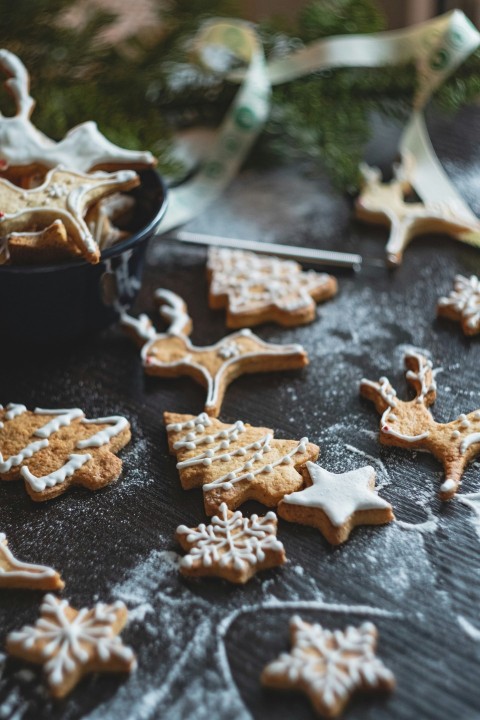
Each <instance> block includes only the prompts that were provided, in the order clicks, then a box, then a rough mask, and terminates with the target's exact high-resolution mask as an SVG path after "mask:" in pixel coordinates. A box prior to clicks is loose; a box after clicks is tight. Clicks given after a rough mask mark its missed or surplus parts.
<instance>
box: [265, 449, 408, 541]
mask: <svg viewBox="0 0 480 720" xmlns="http://www.w3.org/2000/svg"><path fill="white" fill-rule="evenodd" d="M304 474H305V476H306V479H307V482H308V483H310V484H309V487H307V488H305V490H300V491H299V492H294V493H292V494H291V495H285V497H284V498H283V500H282V501H281V503H280V504H279V506H278V514H279V515H280V517H282V518H284V519H285V520H289V521H290V522H296V523H300V524H301V525H312V526H313V527H316V528H318V530H320V532H321V533H322V534H323V535H324V536H325V537H326V538H327V540H328V541H329V542H330V543H332V545H340V543H343V542H345V540H348V537H349V535H350V533H351V532H352V530H353V528H354V527H356V526H357V525H384V524H385V523H389V522H391V521H392V520H393V519H394V515H393V511H392V506H391V505H390V503H388V502H387V501H386V500H384V499H383V498H381V497H379V496H378V495H377V494H376V493H375V492H374V488H375V470H374V469H373V468H372V467H370V466H369V465H367V466H366V467H362V468H358V469H357V470H350V472H345V473H341V474H340V475H336V474H335V473H331V472H328V470H324V469H323V468H322V467H320V466H319V465H315V464H314V463H312V462H307V463H306V465H305V468H304Z"/></svg>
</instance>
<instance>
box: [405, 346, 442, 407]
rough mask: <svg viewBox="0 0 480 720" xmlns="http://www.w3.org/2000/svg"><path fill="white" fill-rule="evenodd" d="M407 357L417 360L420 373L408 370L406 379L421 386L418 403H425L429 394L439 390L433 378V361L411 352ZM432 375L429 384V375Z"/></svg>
mask: <svg viewBox="0 0 480 720" xmlns="http://www.w3.org/2000/svg"><path fill="white" fill-rule="evenodd" d="M406 357H410V358H415V360H416V361H417V363H418V371H417V372H415V371H414V370H407V373H406V377H407V378H408V379H409V380H414V381H416V382H417V383H418V384H419V385H420V391H419V392H418V397H417V402H423V401H424V400H425V398H426V396H427V395H428V393H429V392H432V391H434V390H436V389H437V385H436V382H435V378H434V376H433V372H432V370H433V365H432V361H431V360H428V359H427V358H425V357H424V356H423V355H420V354H419V353H415V352H409V353H408V355H407V356H406ZM429 372H430V373H431V379H430V382H429V383H428V384H427V375H428V373H429Z"/></svg>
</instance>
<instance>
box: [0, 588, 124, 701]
mask: <svg viewBox="0 0 480 720" xmlns="http://www.w3.org/2000/svg"><path fill="white" fill-rule="evenodd" d="M127 617H128V612H127V608H126V607H125V605H124V604H123V603H122V602H116V603H114V604H113V605H105V604H103V603H97V605H95V607H93V608H92V609H91V610H87V609H86V608H83V609H82V610H75V609H74V608H72V607H71V606H70V605H69V604H68V602H67V601H66V600H59V599H58V598H56V597H54V596H53V595H45V597H44V599H43V603H42V606H41V608H40V618H39V619H38V620H37V622H36V623H35V625H26V626H25V627H23V628H22V629H21V630H18V631H15V632H11V633H10V634H9V635H8V636H7V652H8V653H9V654H10V655H13V656H14V657H17V658H21V659H22V660H27V661H28V662H33V663H38V664H40V665H44V669H45V673H46V676H47V683H48V686H49V689H50V692H51V694H52V695H53V696H54V697H57V698H61V697H64V696H65V695H67V694H68V693H69V692H70V691H71V690H72V689H73V688H74V687H75V685H76V684H77V683H78V681H79V680H80V679H81V677H82V676H83V675H86V674H87V673H94V672H130V671H131V670H134V669H135V667H136V660H135V655H134V654H133V651H132V650H131V649H130V648H129V647H126V646H125V645H123V643H122V641H121V640H120V638H119V637H118V635H119V633H120V632H121V630H122V629H123V628H124V627H125V624H126V622H127Z"/></svg>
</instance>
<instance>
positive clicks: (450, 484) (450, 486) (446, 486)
mask: <svg viewBox="0 0 480 720" xmlns="http://www.w3.org/2000/svg"><path fill="white" fill-rule="evenodd" d="M457 485H458V483H457V482H455V480H452V478H447V479H446V480H444V482H443V483H442V484H441V485H440V490H441V492H450V490H455V489H456V488H457Z"/></svg>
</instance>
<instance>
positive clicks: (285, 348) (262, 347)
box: [141, 330, 305, 409]
mask: <svg viewBox="0 0 480 720" xmlns="http://www.w3.org/2000/svg"><path fill="white" fill-rule="evenodd" d="M169 337H171V336H169V335H165V334H157V335H155V336H154V337H153V338H152V339H151V340H149V341H148V342H147V343H146V344H145V345H144V346H143V348H142V350H141V357H142V362H143V366H144V367H148V366H156V367H161V368H175V367H178V368H181V367H190V368H195V369H196V370H197V371H198V372H199V373H200V374H201V375H202V376H203V378H204V380H205V385H206V387H207V398H206V401H205V408H206V409H209V408H216V406H217V403H218V397H219V391H220V387H221V385H222V382H223V378H224V376H225V374H226V372H227V370H228V369H229V368H230V367H231V366H232V365H235V364H236V363H237V362H240V361H241V362H243V361H244V360H245V359H249V358H256V359H258V358H261V357H278V358H282V357H290V356H292V355H300V354H303V353H304V352H305V351H304V348H303V347H302V346H301V345H297V344H294V345H275V344H273V343H267V342H264V341H263V340H261V339H260V338H259V337H258V336H257V335H255V334H254V333H252V332H251V331H249V332H248V333H246V332H245V331H244V330H241V331H239V332H236V333H232V334H231V335H227V336H226V337H224V338H223V339H222V340H220V341H219V342H218V343H216V344H215V345H207V346H204V347H197V346H195V345H193V344H192V343H191V342H190V340H189V338H188V337H186V336H184V335H179V336H178V337H180V338H181V339H182V340H183V342H184V345H185V350H184V353H185V355H184V357H182V358H180V359H179V360H175V361H173V362H164V361H162V360H159V359H158V357H157V356H156V354H155V351H156V353H157V354H158V352H159V350H161V343H162V341H163V340H166V339H168V338H169ZM242 337H249V338H250V339H252V340H254V342H255V344H256V345H257V348H258V349H257V350H255V351H251V352H244V351H243V350H242V348H241V346H240V344H239V343H237V344H238V347H239V349H240V353H239V354H238V355H236V356H235V357H233V358H228V359H227V360H225V361H224V362H223V363H222V365H221V366H220V367H219V368H218V370H217V372H216V373H215V375H214V376H213V375H212V374H211V373H210V372H209V370H208V369H207V368H206V367H205V366H204V365H201V364H200V363H199V362H198V363H197V362H195V355H196V354H198V353H202V354H203V353H205V352H208V351H212V352H213V353H215V354H216V355H218V353H219V351H220V350H221V348H222V347H224V346H225V345H226V344H229V343H231V342H232V341H236V340H237V339H240V338H242ZM153 348H155V351H154V352H152V350H153Z"/></svg>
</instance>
